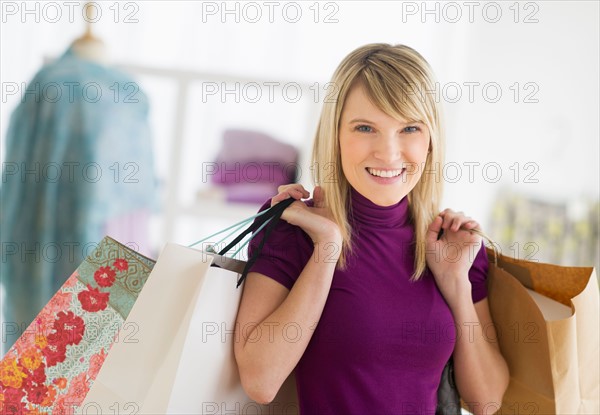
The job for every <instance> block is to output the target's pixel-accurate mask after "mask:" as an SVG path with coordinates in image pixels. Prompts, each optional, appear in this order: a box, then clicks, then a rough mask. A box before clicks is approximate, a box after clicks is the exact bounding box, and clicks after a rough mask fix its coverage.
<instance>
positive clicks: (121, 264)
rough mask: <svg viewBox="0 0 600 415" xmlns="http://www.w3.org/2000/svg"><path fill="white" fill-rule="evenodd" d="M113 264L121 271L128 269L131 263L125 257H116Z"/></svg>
mask: <svg viewBox="0 0 600 415" xmlns="http://www.w3.org/2000/svg"><path fill="white" fill-rule="evenodd" d="M113 266H114V267H115V268H116V269H118V270H119V271H127V268H129V263H128V262H127V261H126V260H125V259H123V258H117V259H115V262H114V263H113Z"/></svg>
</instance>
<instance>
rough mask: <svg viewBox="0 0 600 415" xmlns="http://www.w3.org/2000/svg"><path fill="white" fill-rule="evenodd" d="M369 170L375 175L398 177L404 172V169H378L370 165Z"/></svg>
mask: <svg viewBox="0 0 600 415" xmlns="http://www.w3.org/2000/svg"><path fill="white" fill-rule="evenodd" d="M367 170H368V172H369V173H370V174H372V175H373V176H379V177H396V176H399V175H400V174H401V173H402V170H377V169H372V168H370V167H368V168H367Z"/></svg>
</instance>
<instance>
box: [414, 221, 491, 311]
mask: <svg viewBox="0 0 600 415" xmlns="http://www.w3.org/2000/svg"><path fill="white" fill-rule="evenodd" d="M474 229H477V230H479V223H477V222H476V221H474V220H473V219H471V218H470V217H468V216H465V214H464V213H463V212H454V211H453V210H451V209H446V210H444V211H442V212H440V213H439V214H438V216H436V218H435V219H434V220H433V222H432V223H431V224H430V225H429V229H428V230H427V237H426V244H427V253H426V259H427V266H428V267H429V269H430V270H431V272H432V273H433V276H434V277H435V280H436V283H437V285H438V288H439V289H440V291H441V292H442V295H443V296H444V298H445V299H446V301H447V302H448V303H449V305H451V304H450V303H451V302H453V300H454V298H456V296H457V295H459V294H461V293H462V294H465V295H466V294H467V293H468V295H469V296H470V293H471V284H470V282H469V277H468V273H469V269H470V268H471V265H473V261H474V260H475V256H476V255H477V252H479V249H480V247H481V239H482V238H481V236H480V235H478V234H477V233H475V232H471V231H472V230H474ZM442 230H443V232H442V235H441V237H440V238H439V239H438V235H439V234H440V231H442ZM467 288H468V289H467Z"/></svg>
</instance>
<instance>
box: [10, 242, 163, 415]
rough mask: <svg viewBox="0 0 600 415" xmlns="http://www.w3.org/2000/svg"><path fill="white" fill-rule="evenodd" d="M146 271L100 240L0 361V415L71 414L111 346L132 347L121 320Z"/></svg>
mask: <svg viewBox="0 0 600 415" xmlns="http://www.w3.org/2000/svg"><path fill="white" fill-rule="evenodd" d="M153 266H154V261H152V260H150V259H148V258H146V257H144V256H142V255H140V254H138V253H137V252H135V251H134V250H132V249H130V248H128V247H126V246H124V245H122V244H120V243H118V242H116V241H115V240H113V239H111V238H108V237H107V238H104V239H103V240H102V241H101V242H100V243H99V244H98V245H97V247H96V248H95V249H94V250H93V252H91V254H90V255H89V256H87V258H86V259H85V260H84V261H83V262H82V263H81V265H80V266H79V267H78V268H77V270H75V272H74V273H73V274H72V275H71V276H70V277H69V278H68V279H67V281H66V282H65V283H64V284H63V286H62V287H61V288H60V289H59V290H58V291H57V292H56V294H55V295H54V296H53V297H52V299H51V300H50V301H49V302H48V304H47V305H46V306H45V307H44V308H43V309H42V311H41V312H40V313H39V314H38V316H37V317H36V318H35V319H34V321H33V322H32V323H31V324H30V325H29V327H28V328H27V329H26V330H25V332H24V333H23V334H22V335H21V336H20V337H19V339H18V340H17V341H16V342H15V344H14V345H13V346H12V347H11V348H10V350H9V351H8V352H7V354H6V355H5V356H4V357H3V359H2V361H1V362H0V413H1V414H29V413H31V414H43V413H47V414H55V415H59V414H63V413H72V411H73V407H76V406H78V405H79V404H80V403H81V402H82V400H83V399H84V397H85V396H86V394H87V392H88V390H89V388H90V386H91V384H92V383H93V382H94V379H95V378H96V376H97V374H98V371H99V370H100V368H101V366H102V365H103V362H104V361H105V358H106V356H107V354H108V353H109V352H110V350H111V347H112V346H113V345H114V344H119V343H123V344H127V343H130V342H135V341H136V330H137V329H136V327H135V325H133V324H128V323H127V321H126V319H127V316H128V315H129V313H130V311H131V308H132V306H133V304H134V303H135V302H136V299H137V298H138V295H139V293H140V291H141V290H142V288H143V287H144V284H145V282H146V280H147V278H148V275H149V274H150V271H151V270H152V267H153ZM8 295H10V293H8Z"/></svg>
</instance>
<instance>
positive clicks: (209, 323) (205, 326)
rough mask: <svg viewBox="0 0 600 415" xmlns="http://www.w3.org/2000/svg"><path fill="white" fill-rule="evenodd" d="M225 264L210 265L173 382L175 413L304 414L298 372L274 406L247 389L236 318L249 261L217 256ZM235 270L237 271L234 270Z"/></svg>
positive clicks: (220, 262)
mask: <svg viewBox="0 0 600 415" xmlns="http://www.w3.org/2000/svg"><path fill="white" fill-rule="evenodd" d="M214 260H215V262H217V263H218V265H219V266H221V267H223V268H214V267H212V268H211V269H209V270H208V272H207V273H206V277H205V279H204V283H203V287H202V290H201V291H200V294H199V295H198V299H197V301H196V307H195V309H194V312H193V315H192V318H191V323H190V328H189V330H188V332H187V337H186V340H185V346H184V350H183V353H182V354H181V361H180V364H179V370H178V372H177V377H176V379H175V384H174V386H173V392H172V395H171V401H170V404H169V408H168V411H167V413H169V414H269V415H271V414H272V415H276V414H286V415H292V414H297V413H298V403H297V400H296V387H295V381H294V377H293V375H291V376H290V377H289V379H288V380H287V381H286V382H285V383H284V385H283V386H282V388H281V389H280V391H279V393H278V395H277V396H276V397H275V399H274V400H273V402H271V403H270V404H269V405H266V406H265V405H260V404H258V403H256V402H254V401H253V400H251V399H250V398H249V397H248V396H247V395H246V393H245V392H244V390H243V388H242V385H241V382H240V377H239V373H238V369H237V365H236V363H235V356H234V352H233V342H234V341H239V340H240V339H236V338H235V337H234V335H235V334H234V332H235V326H234V325H235V319H236V315H237V309H238V307H239V303H240V299H241V294H242V287H240V288H237V289H236V282H237V278H238V276H239V275H238V273H236V272H235V271H237V272H239V273H241V272H242V270H243V265H244V264H245V263H243V262H241V261H235V260H231V259H229V258H225V257H222V256H215V258H214ZM232 271H234V272H232Z"/></svg>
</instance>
